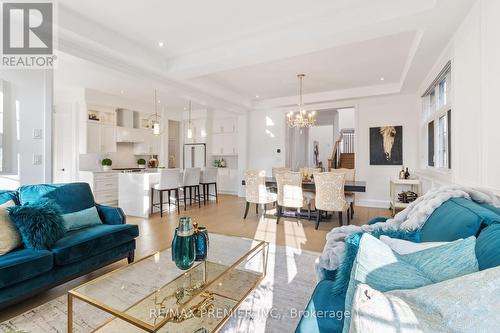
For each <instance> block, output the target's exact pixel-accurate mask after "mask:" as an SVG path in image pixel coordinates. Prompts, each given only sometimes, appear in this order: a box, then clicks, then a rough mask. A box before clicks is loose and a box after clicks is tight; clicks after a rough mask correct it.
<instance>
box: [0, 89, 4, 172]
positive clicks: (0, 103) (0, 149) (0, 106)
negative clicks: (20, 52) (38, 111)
mask: <svg viewBox="0 0 500 333" xmlns="http://www.w3.org/2000/svg"><path fill="white" fill-rule="evenodd" d="M3 145H4V130H3V83H2V80H0V172H3V171H4V170H3V155H4V152H3Z"/></svg>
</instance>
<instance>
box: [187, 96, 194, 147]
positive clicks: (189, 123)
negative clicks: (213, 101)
mask: <svg viewBox="0 0 500 333" xmlns="http://www.w3.org/2000/svg"><path fill="white" fill-rule="evenodd" d="M188 112H189V113H188V130H187V138H188V139H192V138H193V128H192V124H191V101H189V111H188Z"/></svg>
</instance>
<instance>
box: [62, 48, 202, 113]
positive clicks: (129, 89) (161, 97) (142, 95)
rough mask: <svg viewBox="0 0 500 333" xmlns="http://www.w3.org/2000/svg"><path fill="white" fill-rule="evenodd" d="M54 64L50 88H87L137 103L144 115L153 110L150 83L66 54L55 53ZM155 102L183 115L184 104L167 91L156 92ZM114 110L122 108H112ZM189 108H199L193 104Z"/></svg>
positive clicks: (153, 86)
mask: <svg viewBox="0 0 500 333" xmlns="http://www.w3.org/2000/svg"><path fill="white" fill-rule="evenodd" d="M57 56H58V64H57V67H56V69H55V70H54V85H55V89H56V90H59V91H64V90H68V89H71V88H91V89H93V90H97V91H101V92H104V93H107V94H111V95H115V96H119V97H120V98H122V99H123V100H124V101H127V100H129V101H140V102H141V105H145V107H146V108H147V109H145V110H139V111H144V112H148V111H151V112H153V111H152V110H154V106H153V100H154V89H155V88H156V89H158V88H159V87H158V86H156V85H154V84H153V82H151V81H148V80H145V79H143V78H138V77H134V76H131V75H129V74H125V73H122V72H119V71H116V70H113V69H109V68H106V67H105V66H102V65H99V64H96V63H93V62H90V61H86V60H83V59H80V58H77V57H74V56H71V55H68V54H64V53H60V52H59V53H58V54H57ZM157 100H158V101H159V102H160V103H159V104H160V107H161V108H163V107H165V108H166V110H167V111H169V110H171V111H176V112H178V111H183V110H185V109H186V107H187V105H188V102H187V100H186V99H183V98H180V97H179V96H176V95H175V94H171V93H168V91H165V90H162V89H158V91H157ZM116 107H123V106H121V105H116ZM192 107H193V108H203V106H202V105H199V104H196V103H193V105H192Z"/></svg>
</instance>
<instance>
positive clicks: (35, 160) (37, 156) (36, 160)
mask: <svg viewBox="0 0 500 333" xmlns="http://www.w3.org/2000/svg"><path fill="white" fill-rule="evenodd" d="M41 164H42V155H40V154H33V165H41Z"/></svg>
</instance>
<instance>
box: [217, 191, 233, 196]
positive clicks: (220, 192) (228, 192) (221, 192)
mask: <svg viewBox="0 0 500 333" xmlns="http://www.w3.org/2000/svg"><path fill="white" fill-rule="evenodd" d="M217 193H219V194H229V195H238V191H217Z"/></svg>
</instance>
